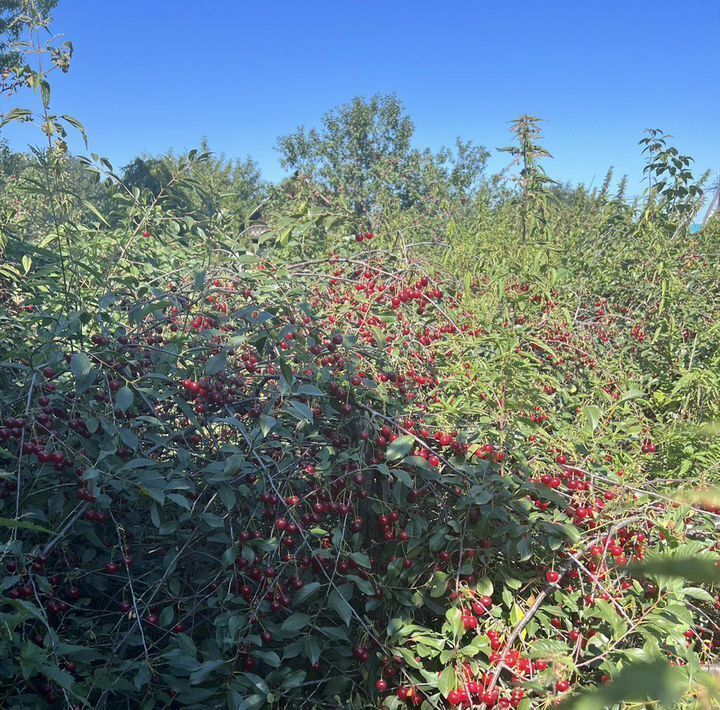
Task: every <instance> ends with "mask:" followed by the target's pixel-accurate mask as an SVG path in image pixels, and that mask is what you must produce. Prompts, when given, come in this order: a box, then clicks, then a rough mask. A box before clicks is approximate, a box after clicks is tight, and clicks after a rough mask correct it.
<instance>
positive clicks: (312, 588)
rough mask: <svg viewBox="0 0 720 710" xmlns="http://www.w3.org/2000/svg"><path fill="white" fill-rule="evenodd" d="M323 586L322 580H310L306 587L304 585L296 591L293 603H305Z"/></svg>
mask: <svg viewBox="0 0 720 710" xmlns="http://www.w3.org/2000/svg"><path fill="white" fill-rule="evenodd" d="M321 586H322V585H321V584H320V582H308V583H307V584H306V585H305V586H304V587H302V588H301V589H299V590H298V591H297V592H296V593H295V597H294V599H293V603H294V604H303V603H304V602H306V601H307V600H308V599H309V598H310V597H311V596H312V595H313V594H315V592H317V591H318V589H320V587H321Z"/></svg>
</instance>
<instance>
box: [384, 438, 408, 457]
mask: <svg viewBox="0 0 720 710" xmlns="http://www.w3.org/2000/svg"><path fill="white" fill-rule="evenodd" d="M414 443H415V437H414V436H408V435H406V436H399V437H398V438H397V439H395V441H393V442H391V443H390V445H389V446H388V447H387V449H385V460H386V461H397V460H398V459H401V458H402V457H403V456H407V455H408V454H409V453H410V451H411V450H412V447H413V444H414Z"/></svg>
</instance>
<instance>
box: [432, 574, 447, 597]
mask: <svg viewBox="0 0 720 710" xmlns="http://www.w3.org/2000/svg"><path fill="white" fill-rule="evenodd" d="M449 580H450V575H449V574H448V573H447V572H441V571H439V570H437V571H436V572H435V574H434V575H433V579H432V584H431V585H430V596H431V597H433V598H434V599H436V598H437V597H441V596H442V595H443V594H445V590H446V589H447V586H448V582H449Z"/></svg>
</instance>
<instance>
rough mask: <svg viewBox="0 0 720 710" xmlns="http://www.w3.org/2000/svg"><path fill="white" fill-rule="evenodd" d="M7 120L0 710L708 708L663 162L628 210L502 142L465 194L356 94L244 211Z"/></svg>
mask: <svg viewBox="0 0 720 710" xmlns="http://www.w3.org/2000/svg"><path fill="white" fill-rule="evenodd" d="M29 24H30V29H33V27H34V30H35V31H34V32H33V33H32V36H34V37H35V38H36V40H37V37H38V34H37V30H38V29H39V28H41V27H42V26H43V25H44V20H43V19H42V17H40V16H38V17H36V18H35V19H34V20H32V18H31V21H30V23H29ZM36 49H42V45H40V46H39V47H36ZM47 53H48V55H49V56H50V57H51V58H52V57H55V60H56V61H58V62H61V63H64V62H65V60H66V59H67V54H64V53H62V52H60V53H57V52H54V50H53V49H52V48H48V49H47ZM51 66H52V64H51ZM63 66H64V64H63ZM15 78H16V79H17V80H18V86H20V87H30V88H33V87H42V86H43V85H44V84H43V82H45V81H46V78H45V75H44V74H42V73H41V72H39V71H36V73H35V74H28V73H27V72H25V71H23V72H21V74H17V75H15ZM40 93H41V102H42V108H41V110H40V111H39V112H32V111H30V110H24V109H14V110H13V111H11V112H10V113H8V114H6V115H5V119H4V120H5V121H28V117H30V118H31V119H32V120H33V121H34V122H35V123H37V124H38V125H39V126H40V128H41V129H42V130H43V133H44V136H43V140H44V142H43V146H42V147H38V148H36V149H35V150H34V151H33V152H32V153H31V154H28V155H17V154H13V153H11V152H10V151H8V150H5V151H3V152H2V155H0V181H2V184H3V186H4V187H5V190H4V196H3V198H2V203H1V207H0V213H1V215H2V222H1V225H0V226H1V229H2V232H1V234H2V241H0V254H1V255H2V261H0V564H1V565H2V566H1V567H0V570H1V571H0V575H1V576H0V630H1V631H0V705H1V706H2V707H3V708H5V707H7V708H43V707H48V706H56V707H88V708H107V709H108V710H109V709H111V708H113V709H114V708H118V707H127V708H163V707H164V708H208V707H211V708H223V707H230V708H238V709H239V708H248V709H250V708H263V707H274V708H381V707H382V708H388V709H392V708H407V707H420V708H424V709H429V708H446V707H450V706H454V707H464V708H468V707H475V708H490V707H497V708H503V707H506V708H507V707H518V708H521V709H524V710H527V709H529V708H545V707H550V706H554V705H556V704H560V703H561V702H563V701H564V699H568V698H569V700H567V701H566V702H567V703H568V705H574V706H575V707H577V708H586V709H587V708H598V710H599V709H600V708H606V707H618V708H620V707H623V706H627V707H660V706H664V707H668V706H673V705H677V706H678V707H683V708H705V707H712V703H713V702H715V701H714V700H713V697H714V693H716V691H717V682H716V679H714V678H713V676H712V674H711V672H710V671H711V670H712V667H713V666H714V665H715V664H716V663H717V658H718V648H720V597H719V596H718V592H717V587H716V586H715V585H718V584H719V583H720V570H719V569H718V560H720V555H719V554H718V525H720V496H719V495H718V489H717V483H718V478H719V474H718V469H719V468H720V444H719V443H718V441H719V440H718V436H717V434H718V430H717V426H718V424H717V423H718V421H719V419H720V354H719V352H718V342H719V335H720V333H719V332H718V331H719V325H718V316H719V315H720V286H719V284H720V259H718V254H717V238H718V229H719V226H718V222H717V221H715V222H714V223H711V224H710V225H708V226H707V227H706V228H705V229H703V230H702V231H701V232H699V233H698V234H695V235H691V234H690V232H689V230H688V222H689V217H688V216H689V215H690V216H691V215H692V214H693V212H694V210H695V209H696V206H697V202H698V200H699V197H700V192H699V191H700V189H701V181H697V180H695V179H694V178H693V176H692V174H691V173H690V170H689V165H690V161H689V159H687V158H685V157H684V156H682V155H680V154H679V153H678V152H677V151H676V150H675V149H674V148H672V146H670V144H669V142H668V138H669V137H667V136H665V135H664V134H661V133H659V132H657V131H652V132H650V133H648V134H647V140H646V141H645V142H643V146H644V148H645V149H646V156H647V170H646V177H647V179H648V186H649V187H648V191H647V194H646V195H645V197H644V198H643V200H642V202H639V203H628V201H627V200H626V199H625V198H624V186H623V184H622V182H621V184H620V185H619V186H617V187H616V188H613V185H612V175H611V174H609V175H608V178H607V180H606V181H605V183H604V184H603V186H602V187H601V188H600V189H598V190H595V191H592V192H589V191H587V190H586V189H584V188H583V187H578V188H567V187H562V186H559V185H557V184H555V183H554V182H552V181H551V180H550V179H549V178H548V176H547V174H546V172H545V170H546V168H545V166H546V162H545V161H546V159H547V158H549V155H548V153H547V151H546V150H545V149H544V148H543V147H542V136H541V134H540V129H539V125H540V124H539V123H538V121H537V119H535V118H533V117H531V116H523V117H521V118H519V119H518V120H517V121H516V122H515V123H514V124H513V137H514V139H515V140H514V143H513V145H512V147H511V148H510V149H509V150H508V152H509V153H510V154H511V158H512V159H513V160H514V161H515V162H514V166H515V168H514V172H513V171H511V172H510V173H508V176H505V177H500V176H493V177H486V176H484V175H483V166H484V161H485V157H486V156H485V153H484V151H481V150H479V149H475V148H472V147H470V146H467V145H466V144H464V143H462V142H461V143H459V144H458V145H459V148H458V153H457V154H456V156H455V159H453V158H451V157H450V154H449V153H442V154H440V155H439V156H438V155H433V154H431V153H429V152H427V151H425V152H423V151H417V150H415V149H413V148H411V147H410V142H409V141H410V137H411V133H412V124H411V122H410V120H409V119H408V118H407V117H406V116H405V115H404V113H403V112H402V109H401V106H400V104H399V103H398V102H397V100H396V99H395V98H394V97H387V98H382V97H375V98H373V99H371V100H370V101H363V100H362V99H357V100H355V101H354V102H353V103H352V104H350V105H348V106H344V107H341V108H339V109H337V110H336V111H333V112H331V113H329V114H327V116H326V117H325V119H324V123H323V125H324V128H323V129H322V130H321V131H317V132H315V131H304V130H303V131H298V133H296V134H294V135H293V136H290V137H287V138H285V139H282V141H281V147H282V150H283V154H284V156H285V160H286V162H287V165H288V166H289V167H291V168H292V169H294V170H295V171H296V172H295V174H294V175H293V176H292V177H291V178H289V179H288V180H287V181H285V182H284V183H283V184H281V185H276V186H267V185H265V184H263V183H262V181H261V179H260V176H259V174H258V172H257V169H256V167H255V165H254V164H253V163H252V161H250V160H247V161H239V162H235V161H228V160H226V159H222V158H213V157H212V156H211V155H210V154H209V152H208V151H207V149H206V146H201V148H200V150H199V151H192V152H191V153H190V154H189V155H187V156H182V157H178V156H173V155H167V156H161V157H157V158H149V157H141V158H138V160H136V161H134V162H133V163H131V164H130V165H129V166H127V168H125V170H124V171H119V172H116V171H114V169H113V168H112V166H111V165H109V164H108V163H107V161H105V160H103V159H101V158H98V157H97V156H93V157H91V158H90V159H77V158H72V157H70V156H69V155H68V154H67V152H66V149H65V140H64V138H65V135H64V130H65V129H66V128H67V127H68V126H70V127H73V126H75V127H79V124H77V122H76V121H75V120H74V119H72V118H70V117H66V116H61V117H57V116H53V115H52V114H51V113H50V102H49V88H48V89H47V90H46V91H44V92H43V91H41V92H40ZM613 189H615V190H616V191H615V194H613ZM260 214H262V216H263V218H264V219H265V221H266V222H267V225H268V230H267V231H264V232H263V231H262V230H260V231H259V232H257V233H255V234H254V235H253V236H251V235H250V233H249V232H248V230H247V229H246V227H247V226H248V225H249V224H251V223H252V222H255V221H257V218H258V216H259V215H260ZM370 230H372V231H370ZM657 703H662V705H658V704H657Z"/></svg>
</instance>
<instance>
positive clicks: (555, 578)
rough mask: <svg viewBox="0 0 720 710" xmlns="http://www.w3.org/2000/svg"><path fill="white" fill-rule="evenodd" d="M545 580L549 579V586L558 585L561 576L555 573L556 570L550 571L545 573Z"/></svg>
mask: <svg viewBox="0 0 720 710" xmlns="http://www.w3.org/2000/svg"><path fill="white" fill-rule="evenodd" d="M545 579H547V581H548V584H557V581H558V579H560V575H559V574H558V573H557V572H555V570H550V571H549V572H546V573H545Z"/></svg>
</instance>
